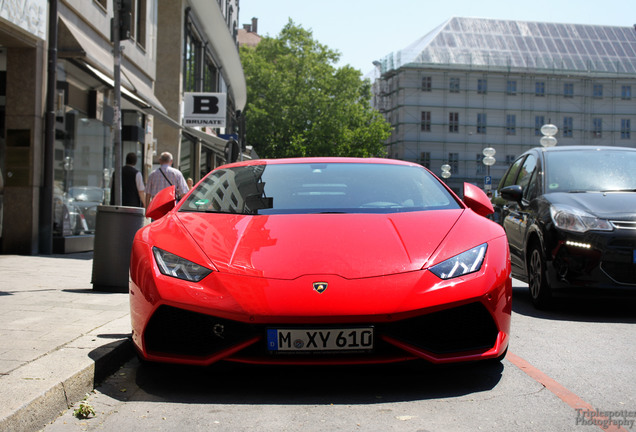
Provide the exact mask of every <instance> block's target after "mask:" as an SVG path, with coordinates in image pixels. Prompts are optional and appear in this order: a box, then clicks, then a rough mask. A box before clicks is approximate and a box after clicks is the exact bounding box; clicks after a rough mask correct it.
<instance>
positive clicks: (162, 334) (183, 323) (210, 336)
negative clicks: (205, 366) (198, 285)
mask: <svg viewBox="0 0 636 432" xmlns="http://www.w3.org/2000/svg"><path fill="white" fill-rule="evenodd" d="M256 334H257V333H256V330H255V329H254V327H252V326H250V325H248V324H243V323H240V322H237V321H230V320H225V319H221V318H217V317H214V316H210V315H205V314H200V313H197V312H191V311H187V310H183V309H178V308H174V307H170V306H160V307H159V308H158V309H157V311H156V312H155V313H154V315H153V316H152V318H151V319H150V321H149V322H148V326H147V327H146V332H145V334H144V340H145V345H146V350H147V351H148V352H152V353H166V354H176V355H185V356H196V357H205V356H209V355H211V354H214V353H216V352H218V351H220V350H223V349H226V348H229V347H232V346H234V345H236V344H238V343H241V342H243V341H245V340H247V339H249V338H251V337H254V336H255V335H256Z"/></svg>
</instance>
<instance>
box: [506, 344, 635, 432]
mask: <svg viewBox="0 0 636 432" xmlns="http://www.w3.org/2000/svg"><path fill="white" fill-rule="evenodd" d="M506 359H508V360H509V361H510V363H512V364H513V365H515V366H517V367H518V368H519V369H521V370H522V371H523V372H525V373H526V374H527V375H528V376H529V377H530V378H532V379H533V380H535V381H536V382H538V383H539V384H541V385H542V386H543V387H545V388H547V389H548V390H550V391H551V392H552V393H554V394H555V395H556V396H557V397H558V398H559V399H561V400H562V401H563V402H565V403H566V404H568V405H569V406H570V407H572V408H573V409H575V410H578V411H577V417H578V416H581V417H583V418H584V419H585V420H590V419H591V417H589V416H586V415H585V413H595V412H596V408H594V407H593V406H592V405H590V404H589V403H587V402H585V401H584V400H583V399H581V398H580V397H579V396H577V395H576V394H574V393H572V392H571V391H570V390H568V389H567V388H565V387H563V386H562V385H561V384H559V383H558V382H556V381H555V380H554V379H552V378H550V377H549V376H548V375H546V374H545V373H543V372H541V371H540V370H539V369H537V368H536V367H534V366H532V365H531V364H530V363H528V362H527V361H526V360H524V359H522V358H521V357H519V356H517V355H515V354H513V353H511V352H508V354H507V355H506ZM593 418H594V419H595V421H598V423H596V425H597V426H598V427H600V428H601V429H602V430H604V431H606V432H629V431H627V430H626V429H623V428H622V427H620V426H618V425H615V424H613V423H610V419H609V418H607V417H605V416H601V415H595V416H594V417H593ZM601 424H603V425H605V427H602V425H601Z"/></svg>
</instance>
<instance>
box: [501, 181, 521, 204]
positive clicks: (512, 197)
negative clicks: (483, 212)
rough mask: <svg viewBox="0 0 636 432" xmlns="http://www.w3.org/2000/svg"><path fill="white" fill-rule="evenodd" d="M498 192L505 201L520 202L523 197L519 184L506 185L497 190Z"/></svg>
mask: <svg viewBox="0 0 636 432" xmlns="http://www.w3.org/2000/svg"><path fill="white" fill-rule="evenodd" d="M499 194H500V195H501V197H502V198H503V199H505V200H506V201H515V202H518V203H521V198H522V197H523V190H522V189H521V186H519V185H512V186H506V187H505V188H502V189H501V190H500V191H499Z"/></svg>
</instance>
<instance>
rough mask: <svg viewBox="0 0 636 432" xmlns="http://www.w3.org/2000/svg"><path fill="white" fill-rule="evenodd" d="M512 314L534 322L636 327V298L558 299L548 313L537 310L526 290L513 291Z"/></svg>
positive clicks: (547, 309)
mask: <svg viewBox="0 0 636 432" xmlns="http://www.w3.org/2000/svg"><path fill="white" fill-rule="evenodd" d="M512 310H513V312H515V313H518V314H520V315H524V316H530V317H534V318H541V319H549V320H562V321H580V322H599V323H636V297H634V296H633V295H632V296H631V298H629V297H621V298H599V297H575V296H570V297H556V298H554V299H553V304H552V305H551V306H550V307H549V308H546V309H545V310H539V309H536V308H535V307H534V306H533V305H532V301H531V300H530V293H529V292H528V288H527V286H526V287H513V288H512Z"/></svg>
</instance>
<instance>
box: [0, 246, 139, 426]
mask: <svg viewBox="0 0 636 432" xmlns="http://www.w3.org/2000/svg"><path fill="white" fill-rule="evenodd" d="M92 271H93V254H92V252H91V253H82V254H69V255H50V256H15V255H0V430H1V431H15V432H21V431H37V430H40V429H42V428H43V427H44V425H45V424H46V423H48V422H50V421H52V420H54V419H55V418H56V417H57V416H58V415H59V414H60V413H61V412H62V411H66V410H67V409H68V408H69V407H70V406H71V405H73V404H74V403H76V402H77V401H79V400H81V399H82V398H84V396H85V395H86V393H88V392H90V391H91V390H92V389H93V388H94V384H95V382H97V381H100V380H101V379H102V378H105V377H106V376H107V375H109V374H110V373H112V372H113V371H114V370H115V369H116V368H117V367H119V366H120V365H121V364H122V363H123V362H124V361H125V360H127V359H128V358H130V356H131V355H132V353H133V352H132V348H131V344H130V342H129V336H130V315H129V306H128V294H127V293H108V292H100V291H95V290H93V286H92V284H91V276H92Z"/></svg>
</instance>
